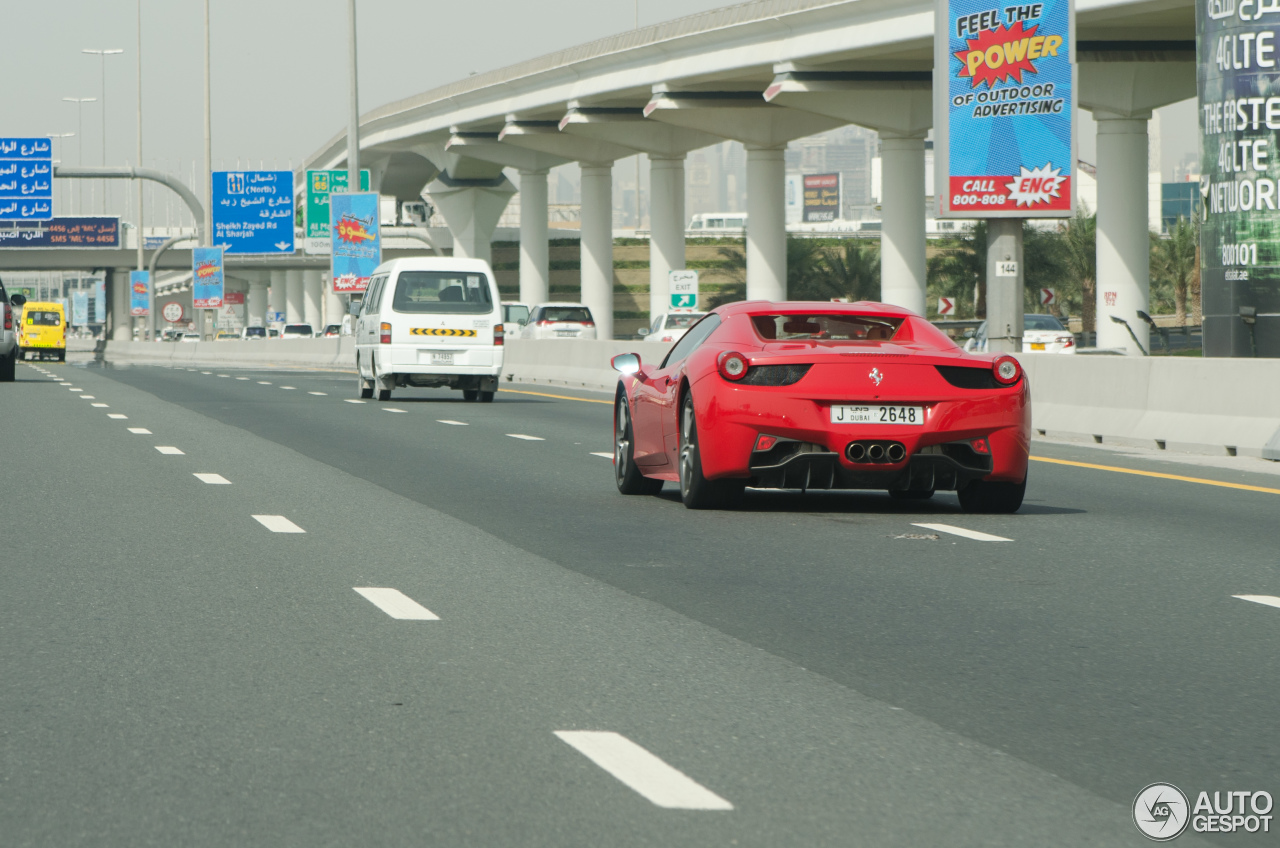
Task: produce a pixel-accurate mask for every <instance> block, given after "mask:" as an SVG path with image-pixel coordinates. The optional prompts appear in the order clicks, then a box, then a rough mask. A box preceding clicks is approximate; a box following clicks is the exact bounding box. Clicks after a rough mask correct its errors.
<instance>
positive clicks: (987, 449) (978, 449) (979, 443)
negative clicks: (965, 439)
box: [969, 439, 991, 456]
mask: <svg viewBox="0 0 1280 848" xmlns="http://www.w3.org/2000/svg"><path fill="white" fill-rule="evenodd" d="M969 447H971V448H973V452H974V453H980V454H982V455H983V456H990V455H991V444H990V443H989V442H988V441H987V440H986V439H972V440H970V442H969Z"/></svg>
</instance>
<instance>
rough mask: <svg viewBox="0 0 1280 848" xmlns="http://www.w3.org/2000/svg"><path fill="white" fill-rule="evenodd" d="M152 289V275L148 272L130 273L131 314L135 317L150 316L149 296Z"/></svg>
mask: <svg viewBox="0 0 1280 848" xmlns="http://www.w3.org/2000/svg"><path fill="white" fill-rule="evenodd" d="M150 289H151V274H150V272H148V271H130V272H129V314H130V315H133V316H138V315H150V314H151V307H150V306H149V305H148V303H147V300H148V297H147V295H148V294H149V293H150Z"/></svg>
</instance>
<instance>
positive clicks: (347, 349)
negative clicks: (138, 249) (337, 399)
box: [99, 336, 356, 370]
mask: <svg viewBox="0 0 1280 848" xmlns="http://www.w3.org/2000/svg"><path fill="white" fill-rule="evenodd" d="M355 350H356V348H355V339H354V338H352V337H351V336H343V337H340V338H327V339H265V340H262V341H224V342H114V341H113V342H105V343H102V344H101V349H100V352H99V355H100V356H101V357H102V358H103V359H106V360H108V361H112V360H119V361H128V362H184V363H197V362H203V363H210V364H224V365H240V366H249V367H252V366H271V365H283V366H292V367H303V366H309V367H312V368H322V367H338V368H351V369H352V370H354V368H355Z"/></svg>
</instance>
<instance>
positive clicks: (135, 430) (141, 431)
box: [129, 427, 151, 436]
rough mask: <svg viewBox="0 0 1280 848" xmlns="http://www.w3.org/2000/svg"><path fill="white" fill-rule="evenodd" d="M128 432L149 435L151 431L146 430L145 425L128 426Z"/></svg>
mask: <svg viewBox="0 0 1280 848" xmlns="http://www.w3.org/2000/svg"><path fill="white" fill-rule="evenodd" d="M129 432H130V433H134V434H136V435H138V436H150V435H151V431H150V430H148V429H147V428H146V427H130V428H129Z"/></svg>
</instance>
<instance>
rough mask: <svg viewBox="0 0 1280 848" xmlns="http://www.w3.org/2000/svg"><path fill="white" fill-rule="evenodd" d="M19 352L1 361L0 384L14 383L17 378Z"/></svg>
mask: <svg viewBox="0 0 1280 848" xmlns="http://www.w3.org/2000/svg"><path fill="white" fill-rule="evenodd" d="M17 372H18V352H17V351H14V353H13V355H12V356H6V357H5V358H4V359H0V383H12V382H13V381H14V380H15V379H16V378H17Z"/></svg>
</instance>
